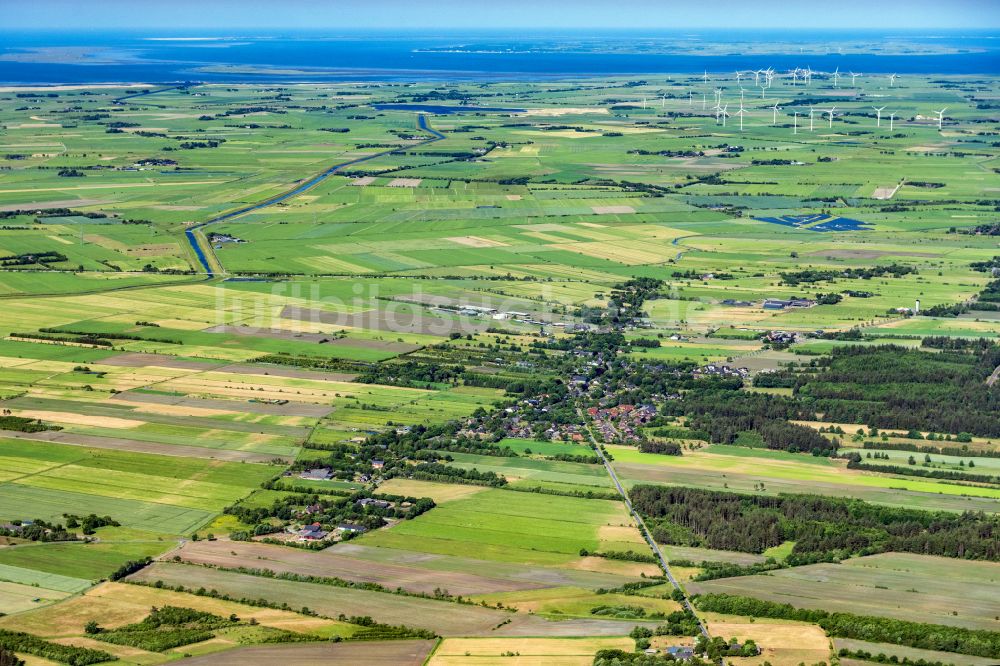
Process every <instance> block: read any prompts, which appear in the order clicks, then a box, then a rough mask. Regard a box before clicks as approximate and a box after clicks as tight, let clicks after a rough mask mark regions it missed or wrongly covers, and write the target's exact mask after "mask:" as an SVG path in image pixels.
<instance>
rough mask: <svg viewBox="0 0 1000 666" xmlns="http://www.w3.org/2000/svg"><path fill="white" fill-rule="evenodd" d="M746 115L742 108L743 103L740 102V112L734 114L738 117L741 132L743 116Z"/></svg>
mask: <svg viewBox="0 0 1000 666" xmlns="http://www.w3.org/2000/svg"><path fill="white" fill-rule="evenodd" d="M746 114H747V112H746V109H744V108H743V102H740V110H739V111H737V112H736V115H737V116H739V117H740V131H741V132H742V131H743V116H745V115H746Z"/></svg>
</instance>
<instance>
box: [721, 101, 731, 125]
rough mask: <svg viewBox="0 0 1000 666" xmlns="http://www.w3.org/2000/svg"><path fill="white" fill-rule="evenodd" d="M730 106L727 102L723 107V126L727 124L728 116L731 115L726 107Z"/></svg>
mask: <svg viewBox="0 0 1000 666" xmlns="http://www.w3.org/2000/svg"><path fill="white" fill-rule="evenodd" d="M728 108H729V105H728V104H726V105H725V106H724V107H722V126H723V127H725V126H726V118H728V117H729V115H730V114H729V112H727V111H726V109H728Z"/></svg>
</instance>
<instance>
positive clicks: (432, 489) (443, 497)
mask: <svg viewBox="0 0 1000 666" xmlns="http://www.w3.org/2000/svg"><path fill="white" fill-rule="evenodd" d="M484 490H486V487H485V486H471V485H470V486H466V485H460V484H455V483H437V482H435V481H417V480H413V479H400V478H395V479H389V480H388V481H386V482H385V483H383V484H381V485H379V487H378V491H379V492H380V493H385V494H388V495H405V496H407V497H430V498H431V499H432V500H434V501H435V502H436V503H438V504H444V503H445V502H451V501H452V500H457V499H462V498H464V497H468V496H469V495H475V494H476V493H481V492H483V491H484Z"/></svg>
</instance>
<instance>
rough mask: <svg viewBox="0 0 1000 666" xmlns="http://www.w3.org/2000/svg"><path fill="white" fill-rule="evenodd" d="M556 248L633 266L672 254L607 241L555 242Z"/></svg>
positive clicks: (650, 262)
mask: <svg viewBox="0 0 1000 666" xmlns="http://www.w3.org/2000/svg"><path fill="white" fill-rule="evenodd" d="M552 247H553V248H554V249H556V250H565V251H566V252H575V253H577V254H583V255H586V256H588V257H597V258H598V259H609V260H611V261H617V262H619V263H622V264H625V265H626V266H635V265H638V264H655V263H659V262H663V261H666V260H667V258H668V256H672V254H676V252H674V253H670V252H669V251H665V252H664V253H657V252H654V251H651V250H638V249H633V248H630V247H625V246H624V245H610V244H608V243H599V242H594V243H557V244H555V245H553V246H552Z"/></svg>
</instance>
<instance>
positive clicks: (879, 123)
mask: <svg viewBox="0 0 1000 666" xmlns="http://www.w3.org/2000/svg"><path fill="white" fill-rule="evenodd" d="M872 108H873V109H875V114H876V116H877V118H876V120H875V127H882V110H883V109H885V107H884V106H883V107H877V106H873V107H872Z"/></svg>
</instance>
